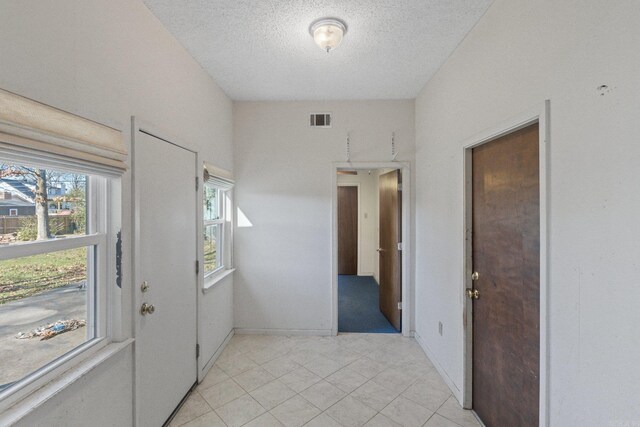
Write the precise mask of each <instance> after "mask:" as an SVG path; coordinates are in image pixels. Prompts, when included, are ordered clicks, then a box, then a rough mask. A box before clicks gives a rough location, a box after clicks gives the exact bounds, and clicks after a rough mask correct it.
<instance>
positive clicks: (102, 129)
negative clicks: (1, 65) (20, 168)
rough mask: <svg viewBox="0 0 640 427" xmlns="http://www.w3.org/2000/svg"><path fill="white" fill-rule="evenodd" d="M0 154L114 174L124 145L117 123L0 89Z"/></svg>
mask: <svg viewBox="0 0 640 427" xmlns="http://www.w3.org/2000/svg"><path fill="white" fill-rule="evenodd" d="M0 157H2V158H4V159H5V160H10V161H13V162H15V163H18V164H21V163H28V160H31V161H32V160H33V159H34V158H36V159H38V160H39V161H40V162H42V163H44V164H47V165H52V166H54V167H60V168H66V169H68V168H70V167H71V168H73V169H74V171H77V172H85V173H88V174H101V175H106V176H119V175H121V174H122V173H123V172H124V171H125V170H126V163H125V161H126V158H127V150H126V148H125V146H124V141H123V138H122V133H121V132H120V131H118V130H116V129H112V128H110V127H107V126H104V125H101V124H99V123H95V122H92V121H91V120H87V119H85V118H82V117H79V116H76V115H74V114H71V113H68V112H65V111H62V110H59V109H57V108H54V107H50V106H48V105H45V104H41V103H39V102H36V101H33V100H31V99H28V98H24V97H22V96H19V95H16V94H14V93H11V92H7V91H5V90H2V89H0ZM25 161H27V162H25Z"/></svg>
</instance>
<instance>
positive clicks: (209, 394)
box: [201, 380, 245, 409]
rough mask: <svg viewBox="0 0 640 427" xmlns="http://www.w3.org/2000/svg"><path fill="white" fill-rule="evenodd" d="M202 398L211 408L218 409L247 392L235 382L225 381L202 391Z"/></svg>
mask: <svg viewBox="0 0 640 427" xmlns="http://www.w3.org/2000/svg"><path fill="white" fill-rule="evenodd" d="M201 394H202V397H204V400H206V401H207V403H208V404H209V406H211V407H212V408H213V409H217V408H219V407H221V406H222V405H224V404H225V403H229V402H231V401H232V400H235V399H237V398H238V397H240V396H242V395H243V394H245V391H244V390H243V389H242V387H240V386H239V385H238V384H236V383H235V381H233V380H227V381H223V382H221V383H219V384H216V385H214V386H213V387H209V388H208V389H206V390H203V391H202V393H201Z"/></svg>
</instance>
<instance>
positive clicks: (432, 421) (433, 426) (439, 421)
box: [424, 414, 460, 427]
mask: <svg viewBox="0 0 640 427" xmlns="http://www.w3.org/2000/svg"><path fill="white" fill-rule="evenodd" d="M424 427H460V425H459V424H456V423H454V422H453V421H451V420H448V419H446V418H444V417H442V416H440V415H438V414H434V415H433V416H432V417H431V418H429V421H427V423H426V424H425V425H424Z"/></svg>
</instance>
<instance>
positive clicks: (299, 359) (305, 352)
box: [287, 348, 324, 366]
mask: <svg viewBox="0 0 640 427" xmlns="http://www.w3.org/2000/svg"><path fill="white" fill-rule="evenodd" d="M287 356H288V357H289V359H291V360H293V361H294V362H296V363H299V364H300V365H303V366H304V365H305V364H307V363H309V362H311V361H312V360H314V359H317V358H318V357H324V355H323V354H322V353H320V352H318V351H315V350H310V349H307V348H303V349H300V350H293V351H291V352H290V353H289V354H288V355H287Z"/></svg>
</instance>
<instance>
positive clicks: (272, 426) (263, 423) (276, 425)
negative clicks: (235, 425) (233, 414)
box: [244, 412, 283, 427]
mask: <svg viewBox="0 0 640 427" xmlns="http://www.w3.org/2000/svg"><path fill="white" fill-rule="evenodd" d="M244 427H283V424H282V423H281V422H280V421H278V419H277V418H276V417H274V416H273V415H271V414H270V413H268V412H266V413H264V414H262V415H260V416H259V417H258V418H256V419H255V420H253V421H251V422H249V423H247V424H245V425H244Z"/></svg>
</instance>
